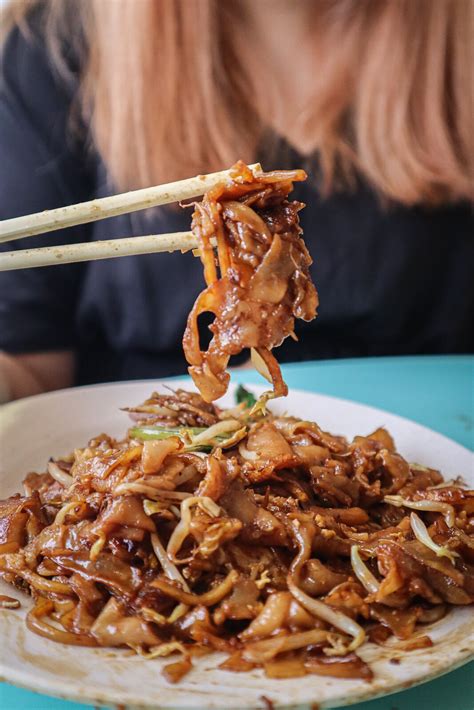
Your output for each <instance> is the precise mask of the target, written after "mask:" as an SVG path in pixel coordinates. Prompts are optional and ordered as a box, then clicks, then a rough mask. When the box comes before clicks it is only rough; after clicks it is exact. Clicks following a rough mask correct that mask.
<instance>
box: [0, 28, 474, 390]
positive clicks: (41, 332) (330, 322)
mask: <svg viewBox="0 0 474 710" xmlns="http://www.w3.org/2000/svg"><path fill="white" fill-rule="evenodd" d="M3 68H4V79H3V84H2V87H1V93H0V219H7V218H10V217H14V216H18V215H21V214H28V213H31V212H37V211H40V210H43V209H50V208H54V207H58V206H61V205H66V204H71V203H74V202H80V201H83V200H87V199H91V198H93V197H102V196H105V195H107V194H111V193H113V192H116V190H114V188H113V186H110V185H108V184H107V180H106V171H105V169H104V165H103V163H102V161H101V160H100V157H99V156H98V155H97V154H94V152H92V153H91V152H90V151H88V150H87V148H86V146H85V145H84V144H83V143H82V142H81V141H79V140H77V139H74V138H72V136H71V134H70V132H69V129H68V116H69V112H70V104H71V87H70V86H67V85H66V84H64V83H63V82H62V81H61V80H60V79H59V78H58V77H57V76H56V75H55V74H54V72H53V70H52V69H51V67H50V65H49V61H48V58H47V55H46V52H45V50H44V48H43V47H42V45H41V42H40V41H39V40H38V39H35V40H32V41H31V42H27V41H26V40H25V39H24V38H23V37H22V36H21V35H20V34H19V33H18V32H16V31H15V32H13V33H12V35H11V36H10V38H9V40H8V42H7V43H6V46H5V48H4V57H3ZM235 157H236V159H237V158H238V157H239V156H237V155H236V156H235ZM258 157H259V158H261V159H262V163H263V165H264V167H265V168H266V169H269V168H271V167H275V166H278V167H281V168H292V167H299V166H300V165H301V162H302V161H301V157H300V156H298V155H297V153H296V152H295V151H291V150H289V151H288V150H285V157H284V158H283V154H282V155H281V156H280V157H279V158H278V156H277V158H276V159H275V160H273V161H272V162H273V165H271V164H269V161H268V159H265V156H264V155H263V156H258ZM283 160H284V162H282V161H283ZM387 160H390V155H389V154H387ZM295 198H297V199H300V200H302V201H303V202H305V203H306V204H307V207H306V208H305V209H304V210H303V212H301V213H300V215H301V222H302V226H303V229H304V238H305V241H306V244H307V246H308V248H309V251H310V253H311V254H312V256H313V259H314V262H315V263H314V265H313V270H312V273H313V277H314V281H315V283H316V286H317V288H318V291H319V296H320V304H321V305H320V308H319V315H318V318H317V319H316V321H314V322H313V323H310V324H305V323H298V325H297V328H296V333H297V334H298V336H299V337H300V342H299V343H295V342H293V341H292V340H290V339H288V340H287V341H286V342H285V343H284V344H283V345H282V346H281V348H279V350H277V351H276V354H277V357H278V358H279V359H280V360H281V361H283V362H284V361H289V360H304V359H316V358H334V357H358V356H368V355H393V354H414V353H459V352H468V351H471V350H472V345H473V340H472V330H471V322H472V316H473V303H474V287H473V278H472V239H473V233H472V232H473V217H472V212H471V209H470V207H469V206H468V205H466V204H459V205H455V206H446V207H443V208H439V209H436V210H434V209H427V208H422V207H416V208H404V207H401V206H393V205H392V206H383V205H382V202H381V201H380V199H379V198H378V197H377V196H376V195H375V194H374V192H373V191H371V190H370V189H369V188H368V187H366V186H364V185H362V184H361V185H359V186H358V187H357V189H355V190H354V191H352V192H351V191H347V192H344V193H336V194H333V195H332V196H331V197H329V198H327V199H322V198H321V196H320V194H319V191H318V181H317V179H316V178H313V179H311V180H309V181H308V182H307V183H305V184H303V185H298V186H297V187H296V190H295ZM189 225H190V211H183V210H179V209H176V208H156V209H153V210H148V211H146V212H137V213H134V214H132V215H127V216H122V217H117V218H113V219H108V220H104V221H101V222H97V223H94V224H90V225H84V226H81V227H76V228H74V229H69V230H67V231H58V232H54V233H52V234H49V235H44V236H38V237H33V238H29V239H28V240H18V241H15V242H12V243H10V244H7V245H3V248H6V249H13V248H17V249H18V248H26V247H35V246H43V245H53V244H64V243H67V242H72V241H76V242H78V241H87V240H99V239H109V238H112V237H121V236H131V235H139V234H154V233H155V234H160V233H163V232H172V231H176V230H187V229H189ZM203 286H204V281H203V275H202V267H201V264H200V261H199V260H198V259H196V258H194V257H193V256H192V255H191V254H186V255H182V254H180V253H174V254H156V255H150V256H138V257H126V258H118V259H110V260H104V261H99V262H91V263H86V264H75V265H64V266H54V267H48V268H41V269H27V270H21V271H14V272H6V273H2V274H0V349H4V350H6V351H9V352H14V353H15V352H34V351H44V350H55V349H67V348H71V349H74V350H75V351H76V352H77V354H78V365H79V367H78V375H77V380H78V382H79V383H86V382H98V381H105V380H120V379H132V378H141V377H156V376H165V375H171V374H179V373H183V372H184V371H185V367H186V364H185V361H184V357H183V354H182V347H181V338H182V334H183V331H184V327H185V322H186V317H187V314H188V312H189V310H190V308H191V306H192V303H193V301H194V299H195V297H196V296H197V294H198V293H199V291H200V290H201V289H202V288H203Z"/></svg>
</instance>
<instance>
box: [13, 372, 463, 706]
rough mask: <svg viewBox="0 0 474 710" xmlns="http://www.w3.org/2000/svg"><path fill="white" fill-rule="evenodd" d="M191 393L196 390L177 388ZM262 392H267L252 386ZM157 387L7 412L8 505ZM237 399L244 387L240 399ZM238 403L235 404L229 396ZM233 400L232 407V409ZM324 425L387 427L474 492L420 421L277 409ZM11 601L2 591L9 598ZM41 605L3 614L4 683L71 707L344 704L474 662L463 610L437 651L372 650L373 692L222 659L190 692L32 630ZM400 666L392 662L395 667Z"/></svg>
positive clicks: (301, 402) (317, 404)
mask: <svg viewBox="0 0 474 710" xmlns="http://www.w3.org/2000/svg"><path fill="white" fill-rule="evenodd" d="M172 386H173V387H178V386H183V387H189V382H188V381H184V382H178V381H174V382H173V383H172ZM250 388H251V389H252V390H253V391H255V392H259V391H261V389H262V388H258V387H256V386H253V385H251V386H250ZM153 389H162V385H159V384H158V383H156V382H155V383H154V382H133V383H125V384H113V385H100V386H95V387H83V388H78V389H71V390H64V391H62V392H55V393H52V394H45V395H40V396H38V397H32V398H30V399H26V400H22V401H19V402H15V403H13V404H9V405H7V406H4V407H3V408H2V409H1V411H0V484H1V488H0V490H1V496H2V497H4V496H7V495H10V494H12V493H14V492H16V491H18V490H21V480H22V478H23V476H24V475H25V474H26V473H28V472H29V471H42V470H44V468H45V464H46V461H47V459H48V458H49V457H50V456H52V455H59V454H64V453H67V452H69V451H71V450H72V449H73V448H75V447H76V446H82V445H84V444H85V443H86V441H87V440H88V439H89V438H90V437H92V436H93V435H96V434H98V433H100V432H107V433H109V434H113V435H122V434H123V433H124V432H125V430H126V429H127V427H128V425H129V422H128V420H127V417H126V415H125V414H124V413H123V412H120V411H119V408H120V407H123V406H127V405H131V404H137V403H139V402H141V401H143V400H144V399H145V398H146V397H147V396H148V395H149V394H150V392H151V391H152V390H153ZM231 391H232V390H231ZM226 399H227V401H228V402H229V403H230V402H231V401H233V398H232V395H231V394H229V395H227V397H226ZM224 401H225V400H224ZM272 408H273V409H274V411H280V412H282V411H288V412H289V413H292V414H296V415H298V416H300V417H302V418H304V419H312V420H315V421H317V422H318V423H319V424H320V425H321V426H322V427H323V428H324V429H327V430H329V431H331V432H333V433H340V434H345V435H346V436H348V437H352V436H353V435H355V434H368V433H370V432H371V431H373V430H374V429H376V428H377V427H378V426H386V427H387V428H388V429H389V431H390V432H391V433H392V434H393V436H394V438H395V441H396V443H397V446H398V449H399V451H400V452H401V453H402V454H403V455H404V456H405V457H406V458H407V459H408V460H410V461H416V462H418V463H421V464H425V465H428V466H433V467H434V468H439V469H441V471H442V472H443V473H444V474H445V476H447V477H450V476H456V475H458V474H462V475H463V477H464V478H465V479H466V480H470V481H471V483H473V467H472V464H473V456H472V454H471V453H470V452H469V451H468V450H467V449H465V448H463V447H462V446H459V444H456V443H455V442H453V441H451V440H450V439H447V438H445V437H444V436H441V435H440V434H437V433H435V432H433V431H430V430H429V429H426V428H425V427H422V426H420V425H418V424H415V423H414V422H411V421H408V420H406V419H402V418H401V417H397V416H394V415H393V414H389V413H388V412H384V411H381V410H379V409H374V408H372V407H366V406H363V405H360V404H355V403H354V402H348V401H344V400H341V399H335V398H332V397H326V396H322V395H317V394H310V393H305V392H301V391H297V390H294V391H292V392H291V393H290V395H289V397H288V398H287V399H286V400H283V401H280V402H278V403H274V404H273V405H272ZM9 592H10V593H11V589H10V588H9V587H8V585H6V584H4V583H3V582H0V593H6V594H8V593H9ZM29 603H30V602H29V599H28V598H27V597H26V596H25V597H24V598H23V599H22V604H23V606H22V609H21V610H19V611H18V612H14V611H3V612H0V638H1V642H0V643H1V650H0V677H1V678H2V679H4V680H6V681H8V682H10V683H14V684H16V685H20V686H23V687H26V688H30V689H32V690H36V691H39V692H43V693H49V694H51V695H56V696H59V697H63V698H70V699H74V700H81V701H83V702H90V703H94V704H110V703H116V704H120V706H122V705H126V706H130V707H153V708H157V707H160V708H223V707H225V708H226V709H227V710H231V708H240V709H243V708H262V707H264V701H263V700H262V696H265V697H266V698H268V699H270V700H272V701H273V703H274V705H275V706H276V707H292V708H311V707H315V706H316V705H317V707H319V708H323V707H324V708H326V707H335V706H338V705H346V704H350V703H354V702H359V701H361V700H365V699H368V698H372V697H375V696H377V695H382V694H385V693H393V692H395V691H397V690H401V689H403V688H408V687H410V686H412V685H415V684H416V683H421V682H423V681H426V680H429V679H430V678H433V677H435V676H437V675H440V674H442V673H445V672H447V671H448V670H451V669H453V668H455V667H456V666H459V665H461V664H462V663H465V662H466V661H467V660H469V658H470V657H472V655H473V653H472V650H473V649H472V637H473V633H474V618H473V616H474V615H473V614H472V608H466V607H464V608H461V607H458V608H456V609H455V610H453V611H452V612H451V613H450V614H448V616H447V617H446V618H445V619H443V620H442V621H440V622H438V623H437V624H435V625H434V626H432V627H429V629H428V632H429V635H430V636H431V638H432V639H433V641H434V642H435V643H434V646H433V647H432V648H428V649H421V650H418V651H411V652H410V653H405V654H403V653H400V652H396V651H394V650H390V649H387V648H380V647H378V646H375V645H373V644H366V645H365V646H364V647H363V649H362V651H361V652H360V655H361V656H362V657H363V658H364V659H365V660H367V661H368V662H369V663H370V664H371V667H372V668H373V670H374V672H375V679H374V680H373V681H372V682H371V683H365V682H363V681H359V680H340V679H337V678H334V679H331V678H324V677H318V676H307V677H304V678H298V679H295V680H268V679H266V678H265V677H264V676H263V675H262V673H261V672H260V671H257V670H255V671H251V672H249V673H245V674H243V673H231V672H226V671H220V670H217V668H216V666H217V665H218V663H219V657H218V656H217V655H210V656H205V657H203V658H201V659H200V660H199V662H196V663H195V666H196V667H195V669H194V670H193V671H192V672H191V673H190V674H189V675H188V676H186V677H185V678H184V679H183V680H182V681H181V682H180V683H179V684H178V685H176V686H174V685H168V684H167V683H166V681H165V680H164V679H163V677H162V676H161V674H160V672H159V668H160V663H161V661H160V660H158V659H157V660H154V661H144V660H143V659H141V658H139V657H129V656H125V655H124V654H123V653H122V652H121V651H110V650H107V649H89V648H78V647H73V646H63V645H60V644H56V643H53V642H51V641H47V640H45V639H43V638H40V637H39V636H36V635H35V634H33V633H30V632H29V631H28V630H27V629H26V627H25V624H24V616H25V609H27V608H28V607H29ZM394 658H396V659H398V661H399V663H398V661H396V662H395V663H391V662H390V661H391V659H392V660H393V659H394Z"/></svg>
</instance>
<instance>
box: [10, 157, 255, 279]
mask: <svg viewBox="0 0 474 710" xmlns="http://www.w3.org/2000/svg"><path fill="white" fill-rule="evenodd" d="M249 167H250V168H251V169H252V170H254V169H258V170H260V169H261V168H260V165H258V164H256V165H251V166H249ZM229 174H230V171H229V170H222V171H219V172H216V173H209V174H208V175H199V176H197V177H193V178H188V179H187V180H179V181H177V182H172V183H168V184H165V185H157V186H155V187H147V188H144V189H141V190H134V191H133V192H126V193H124V194H121V195H112V196H111V197H103V198H101V199H97V200H91V201H89V202H83V203H80V204H77V205H70V206H68V207H59V208H57V209H53V210H45V211H44V212H38V213H36V214H31V215H25V216H22V217H15V218H13V219H7V220H4V221H3V222H0V242H6V241H10V240H14V239H22V238H24V237H30V236H34V235H37V234H42V233H44V232H52V231H55V230H58V229H65V228H66V227H73V226H75V225H78V224H85V223H87V222H96V221H98V220H101V219H106V218H108V217H116V216H117V215H121V214H127V213H130V212H135V211H137V210H143V209H147V208H149V207H156V206H158V205H166V204H171V203H173V202H180V201H181V200H188V199H191V198H194V197H199V196H200V195H203V194H204V193H205V192H207V191H208V190H210V189H211V188H212V187H215V186H216V185H218V184H219V183H220V182H223V181H224V180H226V178H228V177H229ZM196 247H198V244H197V242H196V240H195V238H194V236H193V235H192V234H191V232H175V233H171V234H162V235H148V236H142V237H127V238H124V239H110V240H105V241H98V242H86V243H83V244H69V245H68V244H66V245H64V246H57V247H41V248H38V249H23V250H18V251H11V252H3V253H2V252H0V271H10V270H13V269H24V268H31V267H37V266H51V265H53V264H68V263H73V262H79V261H89V260H94V259H110V258H114V257H118V256H132V255H136V254H151V253H156V252H165V251H168V252H170V251H175V250H180V251H187V250H189V249H194V248H196Z"/></svg>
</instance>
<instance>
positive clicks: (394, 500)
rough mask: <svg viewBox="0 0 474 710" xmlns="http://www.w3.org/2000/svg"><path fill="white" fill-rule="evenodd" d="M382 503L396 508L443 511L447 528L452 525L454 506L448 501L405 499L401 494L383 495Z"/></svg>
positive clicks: (433, 511) (427, 511)
mask: <svg viewBox="0 0 474 710" xmlns="http://www.w3.org/2000/svg"><path fill="white" fill-rule="evenodd" d="M383 500H384V503H389V504H390V505H395V506H396V507H397V508H411V509H413V510H421V511H423V512H425V513H443V515H444V519H445V520H446V525H447V526H448V528H452V527H454V508H453V506H452V505H449V503H439V502H438V501H435V500H407V499H406V498H402V497H401V496H385V498H384V499H383Z"/></svg>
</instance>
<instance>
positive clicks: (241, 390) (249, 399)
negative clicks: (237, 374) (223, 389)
mask: <svg viewBox="0 0 474 710" xmlns="http://www.w3.org/2000/svg"><path fill="white" fill-rule="evenodd" d="M235 400H236V402H237V404H245V406H246V407H253V405H254V404H255V403H256V401H257V398H256V397H255V396H254V395H253V394H252V392H249V391H248V390H247V389H245V387H244V386H243V385H239V386H238V387H237V390H236V392H235Z"/></svg>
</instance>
